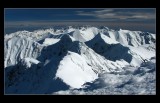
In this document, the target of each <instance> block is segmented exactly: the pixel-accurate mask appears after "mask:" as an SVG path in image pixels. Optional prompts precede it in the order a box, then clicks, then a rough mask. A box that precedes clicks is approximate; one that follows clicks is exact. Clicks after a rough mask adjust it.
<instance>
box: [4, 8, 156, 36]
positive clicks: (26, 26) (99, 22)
mask: <svg viewBox="0 0 160 103" xmlns="http://www.w3.org/2000/svg"><path fill="white" fill-rule="evenodd" d="M4 15H5V17H4V18H5V21H4V27H5V33H11V32H16V31H17V30H34V29H45V28H53V27H54V26H72V25H73V26H83V25H91V26H107V27H109V28H111V29H119V28H122V29H128V30H136V31H139V30H140V31H145V32H152V33H156V9H154V8H136V9H135V8H89V9H88V8H47V9H42V8H39V9H24V8H23V9H22V8H17V9H15V8H14V9H13V8H5V9H4Z"/></svg>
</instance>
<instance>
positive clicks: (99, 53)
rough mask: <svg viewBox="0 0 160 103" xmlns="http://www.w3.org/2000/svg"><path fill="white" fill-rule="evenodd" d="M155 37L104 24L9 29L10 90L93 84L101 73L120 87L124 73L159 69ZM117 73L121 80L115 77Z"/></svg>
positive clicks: (6, 43)
mask: <svg viewBox="0 0 160 103" xmlns="http://www.w3.org/2000/svg"><path fill="white" fill-rule="evenodd" d="M155 43H156V34H152V33H149V32H142V31H130V30H122V29H120V30H113V29H109V28H107V27H105V26H103V27H92V26H81V27H74V26H70V27H59V28H54V29H53V28H50V29H44V30H43V29H42V30H35V31H33V32H30V31H18V32H15V33H11V34H7V35H5V36H4V53H5V54H4V64H5V70H6V72H5V84H6V85H5V88H6V89H5V92H6V93H23V94H24V93H33V94H45V93H47V94H49V93H53V92H57V91H59V90H65V89H69V88H71V89H72V90H74V89H79V88H81V89H84V88H87V89H89V88H88V83H90V84H94V83H95V82H96V81H98V82H99V79H101V74H102V75H106V76H104V77H107V79H105V80H106V81H104V82H105V83H108V82H109V85H111V86H112V85H113V86H115V88H120V87H121V86H123V84H122V85H119V84H118V83H119V82H122V83H125V82H126V81H125V79H120V78H124V77H123V76H124V75H129V73H131V75H133V76H135V75H143V74H138V73H140V72H142V71H146V72H143V73H146V75H148V73H151V72H152V71H153V73H154V71H155V69H154V68H153V67H154V63H153V61H155V59H154V58H155V51H156V46H155ZM151 59H153V60H152V61H151ZM145 63H147V64H148V65H147V64H145ZM141 66H145V68H144V67H141ZM146 66H147V67H146ZM146 68H147V69H146ZM148 68H151V69H150V70H151V71H150V70H149V69H148ZM137 72H138V73H137ZM152 76H153V75H152ZM112 77H113V78H112ZM119 77H120V78H119ZM115 78H116V80H117V78H118V80H119V81H114V80H115ZM125 78H126V77H125ZM138 78H140V77H138ZM144 78H145V77H144ZM146 78H148V76H147V77H146ZM134 79H135V78H134ZM141 80H142V79H141ZM141 80H139V81H141ZM137 82H138V81H137ZM137 82H136V83H137ZM129 83H130V81H129ZM129 83H128V84H129ZM95 84H96V83H95ZM95 84H94V85H95ZM126 84H127V83H126ZM128 84H127V85H128ZM26 85H28V86H27V87H26ZM109 85H107V86H109ZM35 88H36V89H35ZM94 88H95V87H94ZM84 90H85V89H84Z"/></svg>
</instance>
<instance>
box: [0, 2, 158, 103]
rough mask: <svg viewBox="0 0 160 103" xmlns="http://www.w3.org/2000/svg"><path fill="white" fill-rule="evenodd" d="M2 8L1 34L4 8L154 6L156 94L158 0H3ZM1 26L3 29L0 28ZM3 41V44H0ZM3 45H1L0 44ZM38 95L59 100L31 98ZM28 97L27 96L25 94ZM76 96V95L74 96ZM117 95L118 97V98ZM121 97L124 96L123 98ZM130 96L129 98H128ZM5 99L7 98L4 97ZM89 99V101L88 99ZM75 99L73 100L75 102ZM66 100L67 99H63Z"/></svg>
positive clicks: (110, 97) (2, 65)
mask: <svg viewBox="0 0 160 103" xmlns="http://www.w3.org/2000/svg"><path fill="white" fill-rule="evenodd" d="M2 4H3V9H2V11H1V14H2V15H1V20H2V23H1V25H2V27H1V30H3V34H4V8H35V7H36V8H156V16H157V17H156V18H157V19H156V34H157V36H156V62H157V63H156V68H157V70H156V85H157V86H156V95H158V94H159V93H158V92H159V91H160V90H159V88H158V87H160V85H159V84H158V83H159V77H158V76H159V72H160V71H159V70H158V69H159V68H158V67H159V65H158V54H159V51H158V50H159V48H157V47H158V45H159V41H158V40H159V39H158V38H159V35H160V34H159V32H158V23H159V22H160V21H159V20H158V18H159V17H158V15H159V12H160V11H159V10H158V4H159V3H158V0H132V1H131V0H114V1H113V0H64V1H63V0H53V1H52V0H5V1H3V3H2ZM2 28H3V29H2ZM3 34H1V36H2V37H1V39H0V40H1V42H0V43H1V44H0V45H1V48H2V49H1V54H2V55H1V56H2V57H1V66H0V67H1V70H0V72H1V74H0V76H1V85H0V87H1V89H0V92H1V93H2V95H4V85H2V84H4V80H3V77H4V69H3V67H4V61H3V58H4V47H3V46H4V40H3V38H4V37H3ZM2 43H3V44H2ZM2 45H3V46H2ZM2 50H3V51H2ZM17 96H18V95H14V96H10V95H5V97H12V98H14V99H18V98H21V97H24V96H18V98H15V97H17ZM29 96H32V97H33V95H29ZM39 96H45V97H51V98H50V99H51V100H52V102H55V99H57V100H58V102H60V101H61V100H63V99H61V97H60V98H57V97H53V96H52V95H38V96H34V97H33V98H34V99H42V98H39ZM27 97H28V96H27ZM64 97H66V98H65V99H66V100H67V99H68V100H72V99H73V101H74V97H71V98H68V97H70V96H64ZM76 97H77V96H76ZM81 97H84V96H81ZM81 97H80V98H81ZM85 97H86V98H85V99H89V101H88V102H91V101H92V100H93V102H100V101H101V102H107V101H108V102H110V101H112V102H113V101H115V100H117V101H118V102H125V101H128V100H127V99H129V101H128V102H130V101H132V102H140V101H139V99H142V100H143V101H141V102H144V100H146V101H147V102H149V101H148V100H151V102H153V101H154V100H155V99H153V98H151V97H156V96H149V97H146V96H140V98H139V99H138V100H137V99H134V98H132V97H137V96H127V97H124V96H96V97H94V96H85ZM98 97H104V98H103V99H99V98H98ZM117 97H120V99H119V98H118V99H117ZM121 97H124V98H123V99H122V98H121ZM80 98H79V99H77V100H76V101H77V102H80V100H81V102H85V99H80ZM130 98H131V99H130ZM5 100H7V99H5ZM90 100H91V101H90ZM24 101H28V102H32V101H29V99H27V98H25V100H24ZM46 101H48V100H46ZM76 101H75V102H76ZM65 102H67V101H65Z"/></svg>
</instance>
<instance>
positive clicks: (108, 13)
mask: <svg viewBox="0 0 160 103" xmlns="http://www.w3.org/2000/svg"><path fill="white" fill-rule="evenodd" d="M77 15H79V16H91V17H94V18H97V19H103V20H107V19H114V20H126V19H130V20H140V19H141V20H148V19H156V15H155V12H153V11H152V12H150V11H149V12H148V11H147V10H145V9H126V10H125V9H103V10H95V11H91V12H86V11H78V12H77Z"/></svg>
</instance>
